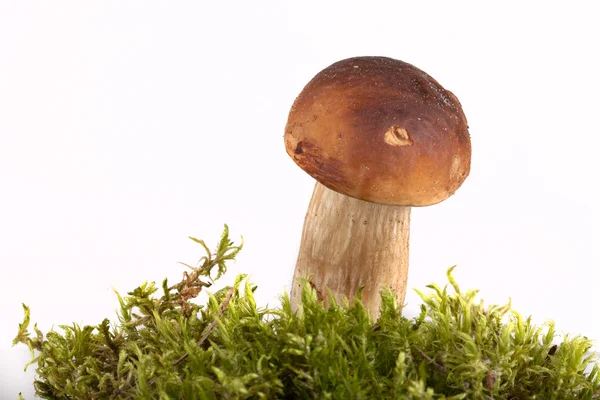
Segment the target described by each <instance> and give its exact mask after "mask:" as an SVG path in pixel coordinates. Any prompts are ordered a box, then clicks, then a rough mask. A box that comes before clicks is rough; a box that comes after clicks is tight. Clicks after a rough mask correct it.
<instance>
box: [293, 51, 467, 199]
mask: <svg viewBox="0 0 600 400" xmlns="http://www.w3.org/2000/svg"><path fill="white" fill-rule="evenodd" d="M285 147H286V150H287V152H288V154H289V155H290V157H292V159H293V160H294V161H295V162H296V164H298V165H299V166H300V167H301V168H302V169H303V170H304V171H306V172H307V173H308V174H309V175H311V176H312V177H313V178H315V179H316V180H317V181H319V182H320V183H322V184H323V185H325V186H327V187H328V188H330V189H332V190H335V191H337V192H340V193H343V194H345V195H348V196H351V197H355V198H357V199H361V200H366V201H370V202H374V203H380V204H390V205H400V206H428V205H432V204H435V203H439V202H441V201H443V200H445V199H447V198H448V197H449V196H451V195H452V194H453V193H454V192H455V191H456V190H457V189H458V188H459V187H460V185H461V184H462V183H463V182H464V180H465V179H466V177H467V176H468V175H469V170H470V165H471V139H470V137H469V131H468V126H467V120H466V118H465V115H464V114H463V111H462V108H461V105H460V103H459V101H458V99H457V98H456V97H455V96H454V95H453V94H452V92H450V91H448V90H445V89H444V88H443V87H442V86H441V85H440V84H439V83H438V82H437V81H436V80H435V79H433V78H432V77H430V76H429V75H427V74H426V73H425V72H423V71H421V70H420V69H418V68H416V67H414V66H412V65H410V64H407V63H405V62H402V61H399V60H394V59H391V58H386V57H356V58H349V59H346V60H342V61H339V62H337V63H335V64H333V65H331V66H329V67H327V68H325V69H324V70H323V71H321V72H319V73H318V74H317V75H316V76H315V77H314V78H313V79H312V80H311V81H310V82H309V83H308V84H307V85H306V87H305V88H304V90H302V92H301V93H300V95H299V96H298V98H296V101H295V102H294V105H293V106H292V108H291V110H290V114H289V117H288V121H287V125H286V129H285Z"/></svg>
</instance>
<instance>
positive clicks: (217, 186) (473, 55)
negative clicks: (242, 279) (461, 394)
mask: <svg viewBox="0 0 600 400" xmlns="http://www.w3.org/2000/svg"><path fill="white" fill-rule="evenodd" d="M417 3H418V4H417ZM450 3H451V4H450ZM486 4H488V3H486ZM498 4H499V5H497V6H491V5H484V3H483V2H473V3H459V2H402V1H390V2H385V3H382V2H376V1H369V2H366V1H361V2H357V3H353V2H350V1H343V2H324V1H315V2H311V1H306V0H303V1H296V2H284V1H273V2H270V3H266V2H262V3H261V2H243V1H237V2H218V1H211V2H204V3H203V2H200V1H195V2H185V1H180V2H160V3H159V2H154V1H145V2H141V1H130V2H123V1H102V2H93V3H92V2H83V1H63V2H27V1H8V0H7V1H0V324H1V327H0V390H1V393H0V397H1V398H2V399H4V398H7V399H8V398H16V395H17V393H18V392H19V391H21V390H22V391H23V393H24V394H25V395H26V397H27V398H32V396H33V395H32V388H31V381H32V379H33V369H30V370H29V371H28V372H27V373H23V365H24V363H25V362H26V361H27V360H28V352H27V350H26V349H25V347H23V346H21V347H15V348H11V347H10V341H11V340H12V338H13V337H14V335H15V334H16V331H17V324H18V323H19V322H20V321H21V318H22V309H21V302H24V303H26V304H28V305H29V306H31V309H32V318H33V321H37V322H38V323H39V326H40V327H41V328H42V329H43V330H47V329H49V328H50V327H51V326H52V325H55V326H56V325H58V324H69V323H71V322H73V321H75V322H79V323H86V324H97V323H99V322H100V321H101V320H102V319H103V318H104V317H110V318H112V319H113V320H114V316H115V314H114V310H115V309H116V307H117V302H116V299H115V296H114V294H113V293H112V288H115V289H117V290H119V291H121V292H126V291H128V290H131V289H133V288H134V287H135V286H137V285H138V284H139V283H141V282H142V281H144V280H156V281H161V280H162V279H163V277H165V276H168V277H169V278H170V279H171V280H175V279H178V278H179V277H180V274H181V272H182V271H183V269H182V267H181V266H180V265H178V264H177V261H185V262H188V263H194V262H195V261H196V260H197V259H198V258H199V256H200V255H201V254H202V252H201V249H200V248H199V246H197V245H195V244H194V243H192V242H191V241H190V240H188V239H187V236H188V235H192V236H196V237H200V238H204V239H206V240H207V242H208V243H209V244H210V245H211V246H213V245H214V243H216V240H217V239H218V236H219V234H220V232H221V229H222V226H223V223H228V224H229V225H230V228H231V231H232V237H233V238H236V239H237V238H238V237H239V236H240V235H243V236H244V238H245V241H246V245H245V249H244V250H243V252H242V253H241V254H240V256H239V259H238V262H237V263H235V264H233V265H232V266H231V268H230V274H229V278H233V276H234V275H235V274H238V273H242V272H245V273H250V274H251V278H252V280H253V281H255V282H256V283H258V285H259V290H258V300H259V302H260V303H261V304H263V305H264V304H266V303H267V302H268V303H269V304H276V296H277V294H278V293H281V292H282V291H283V290H284V288H285V287H286V286H289V282H290V279H291V275H292V272H293V267H294V263H295V258H296V254H297V249H298V245H299V239H300V233H301V229H302V223H303V218H304V213H305V210H306V207H307V205H308V201H309V198H310V195H311V192H312V187H313V180H312V179H311V178H310V177H309V176H308V175H307V174H305V173H304V172H302V171H301V170H300V169H299V168H298V167H297V166H296V165H295V164H294V163H293V162H292V161H291V160H290V159H289V158H288V156H287V154H286V153H285V150H284V145H283V129H284V125H285V122H286V118H287V113H288V111H289V107H290V105H291V104H292V102H293V100H294V98H295V96H296V95H297V94H298V93H299V92H300V90H301V89H302V87H303V86H304V85H305V84H306V83H307V82H308V80H310V79H311V78H312V77H313V76H314V75H315V74H316V73H317V72H318V71H320V70H321V69H323V68H325V67H327V66H328V65H330V64H331V63H333V62H335V61H338V60H340V59H343V58H347V57H351V56H358V55H385V56H389V57H393V58H398V59H401V60H404V61H407V62H410V63H412V64H414V65H416V66H418V67H419V68H421V69H423V70H425V71H426V72H428V73H429V74H430V75H432V76H433V77H434V78H436V79H437V80H438V81H439V82H440V83H441V84H442V85H443V86H445V87H446V88H447V89H450V90H451V91H453V92H454V93H455V94H456V95H457V96H458V98H459V99H460V101H461V102H462V104H463V108H464V110H465V113H466V115H467V118H468V119H469V125H470V132H471V136H472V145H473V160H472V169H471V176H470V177H469V178H468V179H467V181H466V182H465V184H464V185H463V187H462V188H461V189H460V190H459V191H458V192H457V193H456V195H454V196H453V197H451V198H450V199H449V200H447V201H446V202H444V203H442V204H439V205H436V206H433V207H428V208H421V209H414V210H413V215H412V225H411V254H410V257H411V267H410V278H409V287H416V288H424V285H426V284H427V283H430V282H437V283H440V284H443V283H445V271H446V269H447V268H448V267H449V266H451V265H454V264H458V266H459V267H458V269H457V270H456V273H455V275H456V277H457V279H458V280H459V282H460V283H461V284H462V286H463V287H465V288H468V287H475V288H479V289H481V293H482V297H483V298H485V299H486V300H487V301H489V302H498V303H504V302H506V301H507V299H508V298H509V297H512V299H513V305H514V307H515V308H516V309H517V310H519V311H521V312H522V313H524V314H525V315H530V314H532V315H533V316H534V319H535V320H536V321H538V322H543V321H545V320H546V319H550V318H552V319H554V320H555V321H556V322H557V326H558V330H559V331H560V332H571V333H574V334H579V333H580V334H584V335H587V336H588V337H591V338H593V339H595V340H599V339H600V323H599V322H598V316H597V305H598V304H599V303H600V292H599V291H598V290H597V286H598V280H599V277H600V272H599V271H600V254H599V247H600V246H599V243H600V240H599V239H600V234H599V230H598V226H599V225H600V214H599V212H598V208H597V206H598V205H599V204H600V195H599V194H598V189H597V186H598V183H599V182H600V168H599V161H598V158H597V154H598V145H599V144H600V139H599V137H600V127H599V123H598V120H599V119H598V115H599V112H600V111H599V110H600V97H599V92H600V78H599V75H598V71H600V62H599V61H598V58H597V54H598V38H600V28H599V26H600V25H599V24H598V22H597V20H596V19H595V16H596V15H597V13H596V12H595V9H594V8H593V2H591V1H589V2H587V3H583V2H576V1H572V2H568V3H566V2H564V3H563V4H565V5H563V6H560V7H559V6H556V5H552V4H551V2H543V3H541V2H540V3H537V4H536V3H534V2H527V3H526V2H521V1H519V2H510V1H503V2H501V3H498ZM566 4H568V5H566ZM407 302H408V308H409V310H410V309H412V310H414V309H416V307H417V305H418V304H419V301H418V300H417V298H416V296H415V295H414V294H413V293H410V294H409V296H408V298H407Z"/></svg>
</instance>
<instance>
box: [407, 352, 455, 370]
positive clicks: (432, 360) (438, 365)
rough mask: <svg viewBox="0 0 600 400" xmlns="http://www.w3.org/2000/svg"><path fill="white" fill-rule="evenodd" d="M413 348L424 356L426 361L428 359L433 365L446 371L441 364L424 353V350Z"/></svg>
mask: <svg viewBox="0 0 600 400" xmlns="http://www.w3.org/2000/svg"><path fill="white" fill-rule="evenodd" d="M415 350H417V351H418V352H419V354H421V356H422V357H423V358H425V359H426V360H427V361H429V363H430V364H433V366H434V367H436V368H437V369H439V370H440V371H442V372H443V373H444V374H445V373H446V372H447V371H446V368H444V366H443V365H441V364H438V362H437V361H435V360H434V359H433V358H431V357H429V356H428V355H427V354H425V352H424V351H423V350H421V349H419V348H418V347H415Z"/></svg>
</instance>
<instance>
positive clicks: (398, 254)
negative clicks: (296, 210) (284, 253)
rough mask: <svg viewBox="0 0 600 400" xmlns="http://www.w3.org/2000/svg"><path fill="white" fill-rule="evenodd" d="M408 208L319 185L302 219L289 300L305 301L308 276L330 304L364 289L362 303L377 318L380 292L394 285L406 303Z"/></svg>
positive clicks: (393, 288)
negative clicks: (303, 284)
mask: <svg viewBox="0 0 600 400" xmlns="http://www.w3.org/2000/svg"><path fill="white" fill-rule="evenodd" d="M409 228H410V207H398V206H388V205H379V204H375V203H370V202H366V201H362V200H357V199H354V198H352V197H348V196H345V195H342V194H340V193H337V192H335V191H333V190H330V189H328V188H326V187H325V186H323V185H321V184H320V183H317V184H316V185H315V189H314V192H313V195H312V199H311V201H310V204H309V206H308V212H307V213H306V218H305V220H304V228H303V230H302V241H301V243H300V252H299V255H298V261H297V263H296V270H295V271H294V281H293V283H292V290H291V301H292V305H293V306H294V307H297V306H298V305H299V304H300V302H301V286H300V284H299V283H298V281H297V280H298V278H306V277H307V276H309V275H310V282H311V285H312V287H313V288H314V289H315V290H316V291H317V294H318V295H319V296H320V298H321V299H323V300H325V301H327V298H328V296H327V289H329V290H331V292H332V293H333V295H334V296H335V299H336V301H338V302H339V301H341V300H342V299H343V298H344V297H347V298H349V299H352V298H353V297H354V296H356V293H357V291H358V290H359V288H360V287H361V286H364V289H363V291H362V301H363V304H364V305H365V306H366V308H367V309H368V310H369V312H370V313H371V316H372V317H373V318H376V317H377V316H378V314H379V306H380V304H381V296H380V294H379V293H380V290H381V289H382V288H384V287H390V288H391V289H392V291H393V292H394V293H395V294H396V297H397V299H398V302H399V303H400V304H402V302H403V301H404V296H405V294H406V280H407V277H408V239H409Z"/></svg>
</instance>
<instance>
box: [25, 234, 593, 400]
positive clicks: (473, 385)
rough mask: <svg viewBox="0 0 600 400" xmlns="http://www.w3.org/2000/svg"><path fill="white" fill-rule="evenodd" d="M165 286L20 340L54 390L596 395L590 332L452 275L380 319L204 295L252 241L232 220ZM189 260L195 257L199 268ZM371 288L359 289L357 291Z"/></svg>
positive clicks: (161, 395) (41, 390)
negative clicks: (413, 312) (485, 296)
mask: <svg viewBox="0 0 600 400" xmlns="http://www.w3.org/2000/svg"><path fill="white" fill-rule="evenodd" d="M193 240H194V241H196V242H197V243H199V244H200V245H202V246H203V247H204V249H205V250H206V256H204V257H203V258H202V259H201V260H200V262H199V264H198V266H197V267H190V268H191V272H189V273H188V272H186V273H184V277H183V279H182V281H181V282H179V283H178V284H176V285H173V286H169V285H168V283H167V281H166V280H165V281H164V282H163V284H162V288H161V289H162V294H161V295H160V296H158V295H157V292H158V291H159V288H158V287H156V286H155V285H154V284H153V283H144V284H142V285H141V286H140V287H138V288H136V289H135V290H133V291H132V292H129V293H128V295H127V296H125V297H121V296H118V298H119V303H120V310H119V313H118V314H119V315H118V320H119V322H118V324H115V325H111V324H110V323H109V321H108V319H105V320H104V321H102V323H101V324H99V325H97V326H78V325H75V324H74V325H64V326H60V329H61V330H60V331H51V332H48V333H47V334H46V335H44V334H43V333H42V332H40V331H39V330H38V329H37V328H36V327H35V326H34V331H35V334H34V335H31V334H30V332H29V331H28V325H29V309H28V308H27V307H26V306H24V309H25V320H24V322H23V323H22V324H20V326H19V333H18V336H17V337H16V339H15V343H24V344H26V345H28V346H29V347H30V349H31V351H32V356H35V358H34V359H33V361H32V362H33V363H37V375H38V376H37V379H36V381H35V389H36V392H37V394H38V395H39V396H40V397H42V398H45V399H132V398H135V399H216V398H225V399H246V398H252V399H254V398H256V399H261V398H263V399H274V398H288V399H317V398H318V399H321V398H323V399H325V398H331V399H594V398H599V397H600V378H599V367H598V364H597V361H598V359H597V357H596V356H595V355H594V354H591V353H590V349H591V343H590V341H589V340H588V339H586V338H583V337H565V338H564V340H563V341H562V342H561V343H560V344H555V343H554V341H555V339H556V337H555V331H554V325H553V324H552V323H548V324H547V325H545V326H544V327H536V326H533V325H532V323H531V321H530V319H523V318H522V317H521V316H520V315H519V314H518V313H516V312H514V311H512V310H511V308H510V304H509V305H506V306H491V307H486V306H484V304H483V303H482V302H476V301H475V298H476V292H475V291H472V290H470V291H467V292H463V291H461V290H460V289H459V287H458V285H457V284H456V282H455V281H454V279H453V277H452V274H451V272H452V270H449V271H448V279H449V283H450V285H449V286H446V287H444V288H440V287H438V286H437V285H433V284H432V285H429V286H428V288H429V289H430V290H429V291H428V292H427V293H422V292H419V294H420V296H421V297H422V299H423V302H424V304H423V305H422V306H421V314H420V315H419V317H417V318H414V319H407V318H404V317H402V315H401V311H402V310H401V307H400V306H399V305H398V304H396V302H395V300H394V296H393V295H392V293H390V292H385V291H384V292H383V293H382V299H383V301H382V308H381V316H380V317H379V319H378V320H377V321H376V322H375V323H373V322H371V320H370V317H369V315H368V314H367V312H366V311H365V309H364V308H363V306H362V305H361V303H360V300H355V301H353V302H351V303H350V304H342V305H340V304H335V302H334V301H333V299H331V300H332V303H333V305H332V306H331V307H329V308H325V307H324V306H323V304H322V303H321V302H319V301H318V299H317V295H316V293H315V292H314V291H313V290H312V289H311V288H310V286H309V285H308V284H306V285H305V286H304V291H303V294H302V308H301V310H300V311H299V312H298V313H294V312H293V311H292V309H291V306H290V302H289V299H288V297H287V296H286V295H284V296H282V297H281V306H280V307H279V308H277V309H266V308H260V307H257V305H256V303H255V301H254V297H253V292H254V291H255V289H256V288H255V287H254V286H252V285H251V284H250V283H249V282H248V280H247V279H245V277H244V276H240V277H238V279H237V280H236V281H235V284H234V286H233V287H226V288H224V289H222V290H219V291H218V292H216V293H214V294H212V295H210V296H209V301H208V304H206V305H204V306H201V305H198V304H196V303H194V302H193V301H192V300H193V299H194V298H195V297H196V296H197V295H198V294H199V293H200V291H201V290H203V289H204V288H206V287H209V286H211V284H212V282H213V280H212V278H211V272H212V271H213V270H215V269H216V270H217V276H220V275H221V274H223V273H224V272H225V271H226V265H225V263H226V262H227V261H228V260H232V259H233V258H234V257H235V255H236V254H237V253H238V252H239V251H240V249H241V246H236V245H234V244H233V243H232V242H231V241H230V239H229V236H228V231H227V227H226V229H225V231H224V233H223V236H222V237H221V240H220V242H219V244H218V246H217V250H216V251H215V252H214V253H211V252H210V251H209V250H208V248H207V246H206V245H205V244H204V242H203V241H201V240H197V239H193ZM188 267H189V266H188ZM359 298H360V294H359V297H358V299H359Z"/></svg>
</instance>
